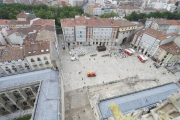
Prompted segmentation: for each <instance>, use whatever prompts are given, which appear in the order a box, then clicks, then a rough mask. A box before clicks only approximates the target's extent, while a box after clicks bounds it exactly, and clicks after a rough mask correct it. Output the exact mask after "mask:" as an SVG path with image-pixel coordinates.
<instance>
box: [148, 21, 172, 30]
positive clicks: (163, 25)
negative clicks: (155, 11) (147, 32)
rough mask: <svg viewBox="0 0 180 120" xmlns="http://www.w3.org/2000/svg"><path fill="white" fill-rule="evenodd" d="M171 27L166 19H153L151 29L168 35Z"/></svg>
mask: <svg viewBox="0 0 180 120" xmlns="http://www.w3.org/2000/svg"><path fill="white" fill-rule="evenodd" d="M169 26H170V23H169V22H168V21H167V20H166V19H153V22H152V25H151V28H152V29H155V30H160V31H162V32H163V33H166V31H167V29H168V28H169Z"/></svg>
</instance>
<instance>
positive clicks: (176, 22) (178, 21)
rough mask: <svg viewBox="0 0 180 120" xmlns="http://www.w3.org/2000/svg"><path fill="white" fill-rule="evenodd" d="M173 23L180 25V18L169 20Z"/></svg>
mask: <svg viewBox="0 0 180 120" xmlns="http://www.w3.org/2000/svg"><path fill="white" fill-rule="evenodd" d="M168 22H169V23H170V24H171V25H180V20H168Z"/></svg>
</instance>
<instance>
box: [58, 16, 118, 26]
mask: <svg viewBox="0 0 180 120" xmlns="http://www.w3.org/2000/svg"><path fill="white" fill-rule="evenodd" d="M78 25H80V26H88V27H93V26H109V27H118V25H117V24H116V22H115V20H113V19H108V18H94V17H90V18H87V17H84V16H80V17H78V18H65V19H61V26H62V27H74V26H78Z"/></svg>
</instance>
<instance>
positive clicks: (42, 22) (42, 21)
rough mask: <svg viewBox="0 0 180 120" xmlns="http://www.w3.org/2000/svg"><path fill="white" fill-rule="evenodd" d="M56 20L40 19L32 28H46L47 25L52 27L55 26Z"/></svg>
mask: <svg viewBox="0 0 180 120" xmlns="http://www.w3.org/2000/svg"><path fill="white" fill-rule="evenodd" d="M54 24H55V23H54V20H52V19H39V20H36V21H34V22H33V24H32V25H31V26H46V25H50V26H54Z"/></svg>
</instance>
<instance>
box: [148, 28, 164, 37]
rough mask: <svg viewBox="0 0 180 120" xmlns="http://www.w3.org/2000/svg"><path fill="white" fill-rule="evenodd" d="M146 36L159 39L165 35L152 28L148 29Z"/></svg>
mask: <svg viewBox="0 0 180 120" xmlns="http://www.w3.org/2000/svg"><path fill="white" fill-rule="evenodd" d="M145 34H148V35H150V36H152V37H155V38H159V37H161V36H163V35H164V34H163V33H162V32H161V31H157V30H154V29H151V28H148V29H146V30H145Z"/></svg>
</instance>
